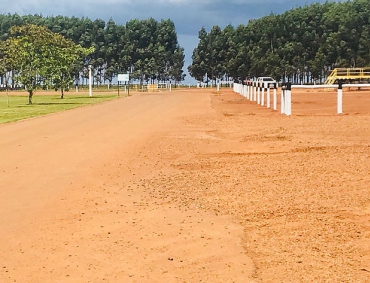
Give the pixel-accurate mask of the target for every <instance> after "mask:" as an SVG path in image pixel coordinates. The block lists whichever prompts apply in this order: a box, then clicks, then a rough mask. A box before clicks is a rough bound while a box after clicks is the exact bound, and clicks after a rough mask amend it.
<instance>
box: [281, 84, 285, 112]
mask: <svg viewBox="0 0 370 283" xmlns="http://www.w3.org/2000/svg"><path fill="white" fill-rule="evenodd" d="M285 91H286V86H285V84H283V85H282V86H281V98H280V113H281V114H285Z"/></svg>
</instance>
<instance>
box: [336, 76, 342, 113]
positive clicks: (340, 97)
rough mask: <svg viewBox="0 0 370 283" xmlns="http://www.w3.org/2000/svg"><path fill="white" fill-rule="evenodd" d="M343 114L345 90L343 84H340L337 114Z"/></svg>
mask: <svg viewBox="0 0 370 283" xmlns="http://www.w3.org/2000/svg"><path fill="white" fill-rule="evenodd" d="M342 113H343V89H342V83H341V82H339V85H338V95H337V114H342Z"/></svg>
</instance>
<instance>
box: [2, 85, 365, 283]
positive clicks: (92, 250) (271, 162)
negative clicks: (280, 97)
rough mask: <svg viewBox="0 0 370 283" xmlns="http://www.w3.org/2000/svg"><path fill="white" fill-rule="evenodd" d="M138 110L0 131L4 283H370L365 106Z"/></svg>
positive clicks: (211, 96)
mask: <svg viewBox="0 0 370 283" xmlns="http://www.w3.org/2000/svg"><path fill="white" fill-rule="evenodd" d="M292 107H293V110H292V112H293V116H291V117H286V116H283V115H281V114H279V113H277V112H274V111H272V110H270V109H266V108H264V107H261V106H258V105H256V104H255V103H251V102H249V101H247V100H246V99H245V98H243V97H241V96H239V95H237V94H235V93H232V91H231V90H222V91H221V92H220V93H217V92H216V91H214V90H213V91H212V90H187V91H174V92H171V93H169V92H166V93H147V94H145V93H144V94H143V93H142V94H134V95H133V96H131V97H128V98H122V99H118V100H115V101H110V102H105V103H102V104H100V105H94V106H89V107H85V108H80V109H74V110H71V111H67V112H63V113H58V114H52V115H48V116H45V117H41V118H36V119H30V120H27V121H22V122H17V123H12V124H7V125H1V126H0V156H1V158H0V174H1V175H0V176H1V177H0V242H1V245H0V282H4V283H8V282H35V283H36V282H220V283H221V282H251V283H252V282H370V194H369V191H370V186H369V184H370V174H369V173H370V172H369V171H370V138H369V137H370V127H369V125H370V93H369V91H366V90H361V91H350V92H348V91H347V92H345V93H344V106H343V111H344V114H343V115H336V114H335V112H336V101H335V93H334V92H308V91H294V92H293V106H292Z"/></svg>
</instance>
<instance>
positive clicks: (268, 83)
mask: <svg viewBox="0 0 370 283" xmlns="http://www.w3.org/2000/svg"><path fill="white" fill-rule="evenodd" d="M257 82H261V83H262V87H263V88H274V85H275V84H276V87H277V82H276V81H275V80H274V79H273V78H271V77H258V78H257Z"/></svg>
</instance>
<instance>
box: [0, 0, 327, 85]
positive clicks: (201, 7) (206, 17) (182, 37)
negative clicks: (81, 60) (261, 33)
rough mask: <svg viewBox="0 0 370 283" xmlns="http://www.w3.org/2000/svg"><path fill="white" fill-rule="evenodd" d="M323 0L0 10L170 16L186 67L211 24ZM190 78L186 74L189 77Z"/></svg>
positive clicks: (45, 4)
mask: <svg viewBox="0 0 370 283" xmlns="http://www.w3.org/2000/svg"><path fill="white" fill-rule="evenodd" d="M324 2H325V0H226V1H221V0H11V1H8V0H7V1H4V0H0V7H1V8H0V11H1V13H2V14H7V13H10V14H14V13H18V14H19V15H25V14H41V15H43V16H57V15H62V16H76V17H88V18H90V19H92V20H95V19H103V20H105V21H108V20H109V19H110V18H112V19H113V20H114V21H115V22H116V24H122V25H124V24H125V23H126V22H127V21H129V20H130V19H134V18H137V19H147V18H150V17H152V18H154V19H156V20H161V19H171V20H172V21H173V22H174V23H175V26H176V30H177V33H178V37H179V43H180V45H181V46H182V47H184V48H185V56H186V57H185V69H186V68H187V66H188V65H189V64H190V63H191V55H192V52H193V49H194V48H195V47H196V45H197V44H198V37H197V36H198V31H199V30H200V29H201V28H202V27H205V28H206V30H207V31H209V30H210V29H211V28H212V26H213V25H219V26H220V27H221V28H224V27H225V26H226V25H228V24H231V25H233V26H237V25H239V24H247V23H248V20H250V19H256V18H260V17H263V16H266V15H269V14H270V13H275V14H280V13H283V12H285V11H287V10H290V9H292V8H296V7H299V6H305V5H309V4H311V3H324ZM188 79H189V78H187V80H188Z"/></svg>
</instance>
